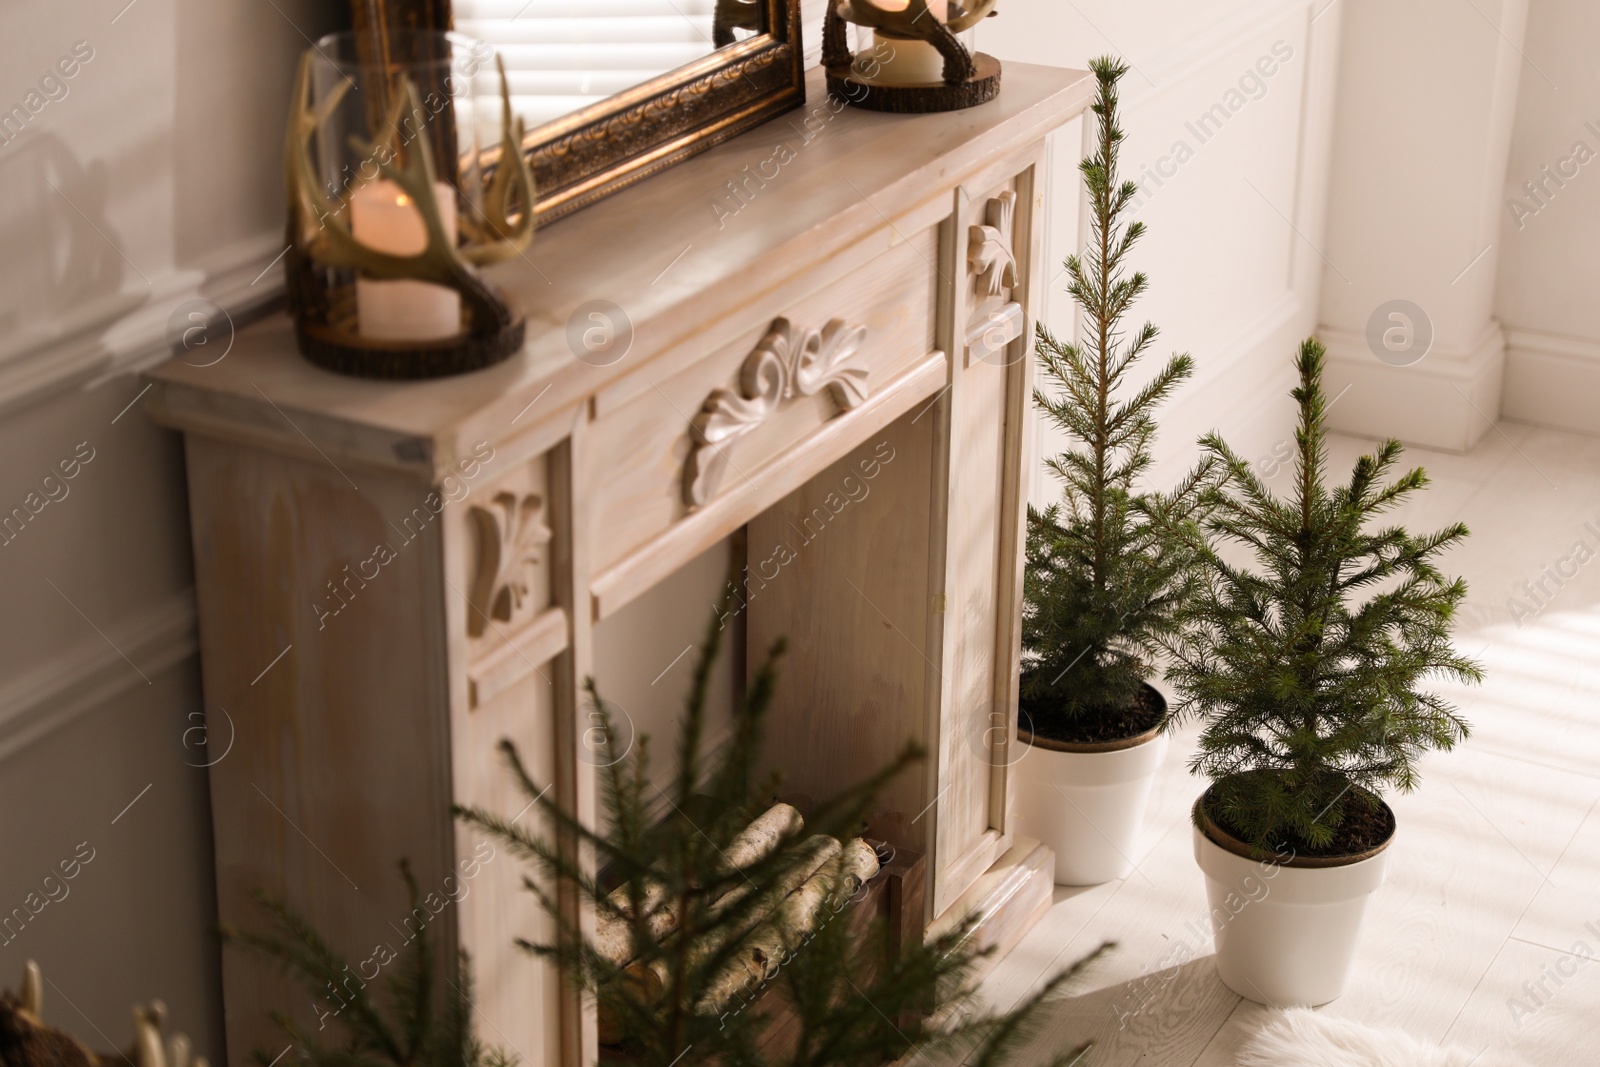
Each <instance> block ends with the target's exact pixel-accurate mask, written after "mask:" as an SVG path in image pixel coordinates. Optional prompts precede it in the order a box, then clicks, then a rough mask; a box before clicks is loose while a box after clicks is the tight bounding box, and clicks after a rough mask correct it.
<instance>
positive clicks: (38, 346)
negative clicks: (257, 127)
mask: <svg viewBox="0 0 1600 1067" xmlns="http://www.w3.org/2000/svg"><path fill="white" fill-rule="evenodd" d="M282 250H283V235H282V234H281V233H263V234H257V235H256V236H255V237H252V238H250V239H247V240H243V241H237V242H235V243H233V244H231V245H227V246H224V247H223V248H221V249H219V250H218V251H217V252H216V253H214V254H213V255H211V256H209V257H207V258H206V260H205V261H203V262H200V263H197V264H194V265H192V266H188V267H184V268H181V269H178V268H174V269H172V270H168V271H165V272H163V273H160V274H156V275H155V276H154V277H153V278H151V280H150V285H149V286H148V287H143V288H137V289H128V290H126V291H123V292H119V293H113V294H109V295H107V296H104V297H101V298H99V299H96V300H93V301H89V302H86V303H85V304H84V305H83V306H82V307H79V308H77V309H76V310H75V311H74V313H73V314H72V315H70V316H68V317H66V318H65V319H59V320H57V321H55V322H52V323H50V324H49V328H48V332H46V331H42V330H41V331H37V332H35V333H34V334H32V335H28V334H24V335H21V336H17V337H14V338H5V339H0V415H4V414H7V413H9V412H11V411H14V410H16V409H18V408H20V407H24V406H27V405H30V404H34V403H37V402H38V401H40V400H42V399H45V398H46V397H48V396H50V395H53V394H55V393H60V392H64V391H66V390H68V389H72V388H77V387H79V386H84V385H93V384H98V383H99V382H102V381H105V380H107V379H109V378H112V377H116V376H118V375H122V374H128V373H131V372H133V371H137V370H140V369H142V368H144V367H146V366H149V365H151V364H154V363H156V362H159V361H160V360H163V359H165V358H167V356H168V354H169V349H168V345H167V319H168V318H169V317H170V316H171V315H172V313H173V311H174V310H176V308H177V307H178V305H179V304H182V303H184V302H185V301H187V300H194V299H203V300H208V301H210V302H211V303H213V304H216V305H217V306H218V307H221V308H222V309H223V310H225V311H226V312H228V314H229V315H230V316H232V317H233V320H234V325H235V327H238V326H242V325H243V324H244V323H245V322H247V321H249V320H250V318H251V317H252V316H254V315H258V314H259V313H260V311H261V309H262V308H263V307H265V306H266V305H268V304H270V303H272V302H273V301H275V300H277V299H278V297H279V296H281V295H282V293H283V272H282V265H281V264H276V265H274V264H273V258H274V257H275V256H277V255H278V253H279V252H281V251H282ZM269 268H270V269H269Z"/></svg>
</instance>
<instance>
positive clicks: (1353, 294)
mask: <svg viewBox="0 0 1600 1067" xmlns="http://www.w3.org/2000/svg"><path fill="white" fill-rule="evenodd" d="M1527 7H1528V0H1487V2H1484V0H1480V2H1477V3H1472V4H1467V3H1458V2H1456V0H1415V2H1409V3H1402V4H1397V3H1391V2H1388V0H1342V3H1341V4H1340V8H1341V9H1342V13H1343V16H1344V19H1345V37H1346V47H1345V49H1344V57H1343V63H1342V65H1341V70H1340V75H1339V113H1338V125H1337V129H1336V132H1335V137H1334V157H1333V160H1334V162H1333V182H1332V190H1333V194H1332V197H1331V199H1330V202H1329V227H1328V240H1327V243H1326V245H1325V246H1324V248H1323V252H1324V253H1325V256H1326V261H1325V262H1326V269H1325V273H1324V286H1323V291H1322V319H1321V321H1322V324H1323V329H1322V330H1321V331H1320V332H1321V334H1322V337H1323V340H1324V341H1325V342H1326V343H1327V344H1328V350H1329V357H1330V358H1329V372H1328V386H1329V389H1330V391H1331V392H1332V393H1334V394H1335V395H1337V394H1339V393H1341V392H1343V391H1344V390H1345V389H1346V388H1347V387H1348V390H1349V393H1348V396H1346V397H1345V398H1344V399H1343V400H1342V401H1340V403H1339V404H1338V406H1337V407H1336V408H1334V409H1333V411H1332V412H1331V416H1330V417H1331V421H1332V423H1333V425H1334V426H1335V427H1337V428H1339V429H1344V430H1349V431H1352V432H1357V433H1362V434H1370V435H1393V436H1396V437H1401V438H1404V439H1405V440H1407V441H1411V442H1414V443H1417V444H1423V445H1429V446H1432V447H1436V448H1445V449H1452V450H1456V451H1464V450H1466V449H1468V448H1470V447H1471V446H1472V445H1473V444H1474V443H1475V442H1476V441H1477V440H1478V439H1479V438H1480V437H1482V435H1483V434H1484V433H1486V432H1488V430H1489V427H1490V425H1491V424H1492V421H1493V419H1494V418H1495V417H1496V415H1497V414H1498V412H1499V409H1500V387H1501V375H1502V370H1503V366H1504V355H1505V340H1504V336H1503V334H1502V331H1501V327H1500V324H1499V322H1498V321H1497V320H1496V318H1495V316H1494V306H1493V303H1494V301H1493V297H1494V289H1495V276H1496V270H1497V267H1499V265H1500V260H1501V256H1502V250H1501V247H1500V244H1499V237H1500V216H1501V214H1502V211H1503V209H1502V207H1501V204H1500V200H1501V196H1500V186H1501V181H1502V175H1503V174H1504V173H1505V168H1506V157H1507V153H1508V151H1509V146H1510V142H1511V128H1512V118H1513V115H1514V114H1515V110H1516V102H1517V90H1518V82H1519V80H1521V81H1523V84H1524V85H1526V84H1527V83H1526V81H1525V80H1524V79H1523V77H1522V75H1523V67H1524V66H1525V61H1524V60H1523V57H1522V55H1521V53H1520V49H1521V47H1522V45H1521V42H1522V36H1523V29H1524V26H1525V23H1526V16H1527ZM1397 300H1402V301H1406V302H1408V303H1409V305H1410V306H1409V307H1407V308H1398V307H1396V306H1395V305H1393V304H1392V303H1391V302H1393V301H1397ZM1396 314H1398V315H1399V316H1400V317H1399V318H1396V317H1394V316H1395V315H1396ZM1374 323H1376V324H1377V325H1376V326H1374ZM1390 329H1393V330H1395V331H1396V332H1394V333H1392V334H1391V333H1389V330H1390ZM1369 331H1375V333H1376V338H1377V340H1376V342H1375V341H1374V334H1373V333H1372V332H1369ZM1429 332H1431V334H1432V342H1431V347H1429V346H1428V344H1427V343H1426V341H1425V340H1424V338H1425V337H1426V336H1427V335H1428V333H1429ZM1385 337H1388V338H1390V339H1391V341H1392V344H1388V345H1386V344H1385V343H1384V338H1385Z"/></svg>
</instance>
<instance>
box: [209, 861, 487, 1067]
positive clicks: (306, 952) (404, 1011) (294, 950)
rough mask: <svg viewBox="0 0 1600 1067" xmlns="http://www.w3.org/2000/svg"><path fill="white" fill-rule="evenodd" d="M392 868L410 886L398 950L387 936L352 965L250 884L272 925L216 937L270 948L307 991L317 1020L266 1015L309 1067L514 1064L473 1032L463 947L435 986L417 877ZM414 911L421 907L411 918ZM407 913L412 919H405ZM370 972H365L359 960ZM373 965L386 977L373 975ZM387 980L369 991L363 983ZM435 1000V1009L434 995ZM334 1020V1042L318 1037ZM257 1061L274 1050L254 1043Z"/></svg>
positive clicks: (268, 1059) (272, 1058)
mask: <svg viewBox="0 0 1600 1067" xmlns="http://www.w3.org/2000/svg"><path fill="white" fill-rule="evenodd" d="M400 872H401V874H402V875H403V876H404V878H405V880H406V886H407V888H409V889H410V891H411V914H410V916H408V917H407V920H406V928H407V929H409V930H412V935H411V937H410V939H409V940H408V942H407V943H405V944H403V945H402V946H401V947H400V948H399V949H398V950H396V949H393V948H391V947H390V946H388V945H382V946H379V950H378V951H377V952H374V953H373V955H371V956H369V957H368V958H367V959H365V960H362V961H361V962H359V963H358V964H356V965H355V966H352V965H351V964H350V963H349V962H348V961H347V960H346V959H345V958H344V957H343V956H341V955H340V954H339V953H338V952H336V951H334V949H333V948H331V947H330V946H329V945H328V943H327V941H326V940H325V939H324V938H323V937H322V935H321V934H319V933H318V932H317V931H316V929H315V928H313V927H312V926H311V924H310V923H309V922H308V921H307V920H306V919H305V918H304V917H303V916H302V915H301V914H300V913H299V912H297V911H296V910H295V909H294V908H292V907H290V906H289V905H288V904H287V903H285V902H284V901H282V900H279V899H277V898H275V897H271V896H268V895H266V894H264V893H258V894H257V895H256V900H257V902H258V903H260V905H261V907H262V909H263V910H264V911H265V912H266V913H267V915H268V916H269V917H270V918H271V920H272V927H273V929H272V931H271V932H270V933H254V932H241V931H238V930H234V929H230V928H228V927H224V928H223V931H222V934H223V938H224V940H226V941H228V942H231V943H233V944H238V945H244V946H246V947H248V948H252V949H256V950H258V951H260V952H262V953H265V954H266V955H268V956H270V957H272V958H273V959H274V960H276V961H278V963H280V964H282V965H283V967H284V968H285V969H286V970H287V971H288V972H289V973H290V974H292V975H293V976H294V977H295V978H296V979H298V980H299V981H300V983H301V984H302V985H303V986H304V987H305V989H306V991H307V992H309V993H310V994H311V996H312V1003H313V1005H314V1006H315V1008H316V1012H317V1023H318V1025H317V1027H316V1029H315V1030H311V1029H308V1028H307V1027H305V1026H302V1025H301V1024H300V1023H298V1022H296V1021H295V1020H294V1019H293V1018H291V1017H290V1016H289V1015H288V1014H286V1013H284V1012H282V1011H273V1012H272V1013H271V1018H272V1020H273V1022H275V1023H277V1025H278V1027H279V1028H280V1029H281V1030H282V1031H283V1033H284V1036H285V1037H286V1038H288V1040H289V1041H290V1042H291V1043H292V1045H293V1047H294V1049H295V1050H296V1060H297V1061H298V1062H300V1063H307V1064H310V1065H311V1067H514V1065H515V1064H516V1062H517V1058H516V1057H515V1056H513V1055H509V1054H508V1053H506V1052H505V1051H504V1050H502V1049H499V1048H490V1047H487V1046H485V1045H484V1044H482V1043H481V1042H480V1041H479V1040H478V1039H477V1037H476V1036H474V1028H473V1018H472V1016H473V1007H472V1003H473V1002H472V976H471V968H470V967H469V965H468V961H467V957H466V954H465V953H462V955H461V959H460V968H459V970H458V971H456V972H455V974H456V977H455V978H454V979H447V981H449V984H450V989H449V991H448V993H447V994H446V995H445V996H444V997H442V998H438V997H436V996H435V994H436V992H437V990H436V988H435V984H434V983H435V980H436V977H437V976H436V974H435V966H436V964H435V954H434V950H433V938H432V934H431V933H430V930H429V921H428V920H429V919H430V917H431V912H430V910H429V909H428V908H425V907H424V906H423V898H422V896H421V895H420V894H419V893H418V891H417V880H416V878H415V877H413V876H412V874H411V868H410V867H409V866H408V865H407V864H406V863H405V862H404V861H401V864H400ZM413 916H416V917H420V918H419V919H417V920H413V918H412V917H413ZM413 921H416V923H417V925H416V926H415V928H414V929H413V925H412V924H413ZM369 964H370V965H372V967H373V968H374V973H373V974H371V975H368V974H367V973H366V967H367V966H368V965H369ZM379 972H383V973H384V974H385V975H386V977H385V979H384V981H383V983H376V982H375V980H376V978H377V975H378V973H379ZM374 984H377V988H378V989H379V990H383V989H385V987H386V988H387V993H386V995H384V996H375V995H374V993H373V991H372V990H371V988H369V987H371V986H373V985H374ZM441 999H442V1001H443V1005H444V1008H443V1011H442V1012H441V1011H440V1010H439V1008H438V1007H437V1006H436V1000H441ZM330 1022H331V1023H333V1024H334V1027H333V1033H335V1034H340V1035H342V1036H343V1038H344V1040H343V1042H342V1043H337V1042H336V1043H324V1041H322V1040H321V1039H319V1038H318V1034H320V1033H321V1032H322V1031H324V1030H325V1029H327V1027H328V1024H329V1023H330ZM253 1055H254V1058H255V1061H256V1062H257V1063H258V1064H260V1065H261V1067H268V1065H269V1064H271V1063H275V1062H277V1059H278V1058H279V1057H281V1056H282V1053H281V1052H280V1053H277V1054H273V1053H269V1052H266V1051H264V1050H262V1049H256V1050H255V1051H254V1053H253Z"/></svg>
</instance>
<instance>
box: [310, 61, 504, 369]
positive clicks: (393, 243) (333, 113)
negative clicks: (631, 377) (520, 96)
mask: <svg viewBox="0 0 1600 1067" xmlns="http://www.w3.org/2000/svg"><path fill="white" fill-rule="evenodd" d="M521 141H522V126H521V123H520V122H517V121H515V120H513V119H512V118H511V116H510V109H509V100H508V95H507V91H506V86H505V81H504V77H503V74H502V73H501V71H500V68H499V65H498V63H497V62H496V59H495V56H494V52H493V50H492V49H491V48H490V47H489V46H488V45H487V44H485V43H484V42H482V41H477V40H474V39H472V38H469V37H465V36H462V35H460V34H455V33H438V32H433V31H412V30H407V31H391V32H390V33H389V34H387V35H385V36H384V37H383V38H382V39H376V38H374V37H372V36H369V35H364V34H354V33H340V34H332V35H330V36H327V37H324V38H323V39H322V40H320V41H318V42H316V44H315V45H313V47H312V48H311V49H309V50H308V51H307V52H306V54H305V57H304V58H303V60H302V63H301V70H300V75H299V78H298V79H297V85H296V103H295V110H294V112H293V113H292V115H291V127H290V134H289V140H288V146H287V150H288V158H287V164H288V167H287V169H288V179H289V187H290V226H291V233H290V239H291V244H292V248H291V253H292V254H291V255H290V256H289V257H288V258H287V261H286V262H287V266H286V269H287V270H288V272H289V291H290V304H291V307H290V312H291V314H293V315H294V316H295V319H296V325H297V330H296V336H297V338H298V339H299V341H300V347H301V351H302V352H303V353H305V355H306V356H307V357H308V358H310V359H312V360H313V361H314V362H318V363H321V364H323V365H325V366H330V367H332V368H333V369H336V370H344V371H348V372H351V373H358V374H369V375H375V376H381V377H430V376H434V375H436V374H447V373H455V372H457V371H463V370H471V369H475V368H476V367H479V366H485V365H487V364H488V363H491V362H495V361H497V360H498V359H503V358H505V357H506V356H508V355H510V354H512V353H514V352H515V351H517V350H518V349H520V348H521V341H522V337H521V320H520V318H519V317H518V316H515V315H513V314H512V312H511V311H510V308H509V306H508V305H507V303H506V301H505V299H504V298H503V296H502V295H501V294H499V293H497V292H495V291H494V290H493V289H492V288H491V287H489V286H488V285H487V284H486V283H485V282H484V280H483V279H482V278H481V276H480V275H479V274H478V271H477V268H478V267H481V266H483V265H485V264H487V263H491V262H495V261H497V260H499V259H504V258H506V257H507V256H508V255H515V254H519V253H520V252H522V250H523V249H525V248H526V247H527V244H528V242H529V240H530V239H531V237H532V231H533V219H532V212H531V211H530V210H529V205H531V204H532V203H533V189H532V178H531V176H530V175H529V173H528V170H527V166H526V163H525V161H524V160H523V159H522V155H521V151H520V145H521Z"/></svg>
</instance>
